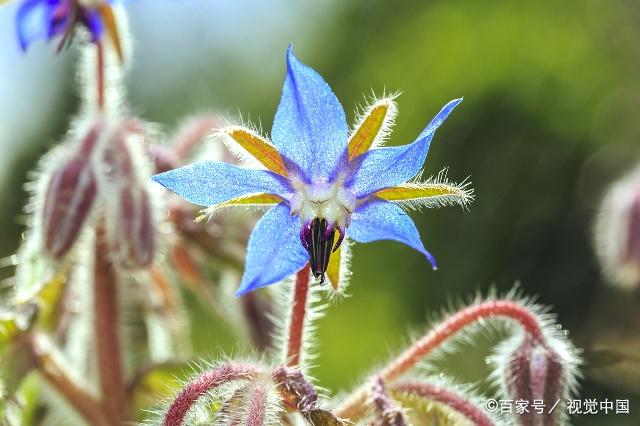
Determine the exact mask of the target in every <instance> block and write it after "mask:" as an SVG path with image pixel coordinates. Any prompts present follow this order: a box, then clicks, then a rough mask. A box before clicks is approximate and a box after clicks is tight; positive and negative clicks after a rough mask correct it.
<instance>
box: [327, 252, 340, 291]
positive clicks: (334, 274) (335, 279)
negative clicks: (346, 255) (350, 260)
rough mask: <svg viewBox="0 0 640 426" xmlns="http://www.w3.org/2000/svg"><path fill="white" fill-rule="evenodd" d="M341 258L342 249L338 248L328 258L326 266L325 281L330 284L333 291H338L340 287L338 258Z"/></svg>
mask: <svg viewBox="0 0 640 426" xmlns="http://www.w3.org/2000/svg"><path fill="white" fill-rule="evenodd" d="M341 257H342V247H339V248H338V250H336V252H335V253H333V254H332V255H331V257H330V258H329V266H327V272H326V274H327V279H328V280H329V282H330V283H331V287H333V289H334V290H336V291H337V290H338V287H339V286H340V258H341Z"/></svg>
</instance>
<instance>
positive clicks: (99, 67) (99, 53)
mask: <svg viewBox="0 0 640 426" xmlns="http://www.w3.org/2000/svg"><path fill="white" fill-rule="evenodd" d="M95 45H96V104H97V107H98V110H99V111H102V110H104V99H105V58H104V47H103V46H102V42H98V43H96V44H95Z"/></svg>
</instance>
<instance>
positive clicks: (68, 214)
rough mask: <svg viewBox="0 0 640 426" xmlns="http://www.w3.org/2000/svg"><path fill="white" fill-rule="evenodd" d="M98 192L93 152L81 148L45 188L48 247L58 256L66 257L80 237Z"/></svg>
mask: <svg viewBox="0 0 640 426" xmlns="http://www.w3.org/2000/svg"><path fill="white" fill-rule="evenodd" d="M97 193H98V184H97V182H96V175H95V172H94V170H93V165H92V162H91V161H90V152H85V150H84V149H83V150H81V151H80V152H79V153H78V154H77V155H76V156H75V157H73V158H71V159H70V160H69V161H67V162H66V163H64V164H63V165H62V166H61V167H59V168H58V169H57V170H55V171H54V172H53V173H52V174H51V176H50V178H49V183H48V185H47V189H46V192H45V201H44V209H43V220H42V223H43V232H44V238H43V240H44V247H45V250H46V252H47V253H48V254H49V255H51V256H52V257H53V258H55V259H59V258H61V257H63V256H64V255H65V254H67V252H68V251H69V249H71V247H72V246H73V244H74V243H75V242H76V240H77V239H78V236H79V235H80V231H81V230H82V227H83V225H84V224H85V223H86V221H87V218H88V217H89V216H90V214H91V212H92V210H93V206H94V204H95V199H96V195H97Z"/></svg>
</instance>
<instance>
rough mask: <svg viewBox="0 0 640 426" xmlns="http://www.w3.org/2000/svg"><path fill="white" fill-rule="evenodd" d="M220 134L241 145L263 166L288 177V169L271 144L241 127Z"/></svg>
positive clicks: (226, 129) (230, 127)
mask: <svg viewBox="0 0 640 426" xmlns="http://www.w3.org/2000/svg"><path fill="white" fill-rule="evenodd" d="M220 132H221V133H222V134H223V135H225V136H228V138H229V139H231V140H232V141H234V142H235V143H236V144H238V145H240V147H242V148H243V149H244V150H245V151H247V152H248V153H249V154H251V156H252V157H254V158H255V159H256V160H258V161H259V162H260V163H261V164H262V165H263V166H265V167H266V168H267V169H269V170H271V171H272V172H274V173H278V174H279V175H282V176H286V175H287V169H286V168H285V166H284V161H283V160H282V156H281V155H280V153H279V152H278V150H277V149H276V148H275V146H273V145H272V144H271V143H269V142H268V141H266V140H265V139H263V138H262V137H261V136H259V135H257V134H256V133H254V132H252V131H251V130H249V129H244V128H242V127H239V126H229V127H225V128H224V129H221V130H220Z"/></svg>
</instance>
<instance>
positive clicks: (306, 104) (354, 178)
mask: <svg viewBox="0 0 640 426" xmlns="http://www.w3.org/2000/svg"><path fill="white" fill-rule="evenodd" d="M461 101H462V99H456V100H453V101H451V102H449V103H448V104H447V105H445V106H444V108H443V109H442V110H441V111H440V112H439V113H438V114H437V115H436V116H435V118H434V119H433V120H432V121H431V123H429V125H428V126H427V127H426V128H425V129H424V131H423V132H422V133H421V134H420V135H419V136H418V138H417V139H416V140H415V141H414V142H413V143H412V144H409V145H405V146H397V147H377V146H376V145H379V144H380V143H381V142H382V141H383V139H384V137H385V135H386V134H387V133H388V129H389V127H390V126H391V124H392V122H393V118H394V116H395V111H396V108H395V103H394V99H393V97H390V98H384V99H380V100H378V101H376V102H375V103H374V104H373V105H371V106H370V107H369V108H368V110H367V111H366V112H365V114H364V115H363V117H362V118H361V120H360V122H359V124H358V126H356V128H355V130H354V131H353V132H351V135H350V133H349V128H348V126H347V121H346V117H345V113H344V110H343V109H342V106H341V104H340V102H339V101H338V99H337V98H336V96H335V95H334V93H333V92H332V90H331V88H330V87H329V85H328V84H327V83H326V82H325V81H324V80H323V79H322V77H321V76H320V75H319V74H318V73H316V72H315V71H314V70H313V69H311V68H310V67H308V66H306V65H304V64H303V63H301V62H300V61H299V60H298V59H297V58H296V57H295V55H294V54H293V51H292V50H291V47H290V48H289V49H288V51H287V74H286V78H285V82H284V87H283V88H282V98H281V100H280V104H279V106H278V110H277V112H276V116H275V120H274V122H273V127H272V130H271V139H272V141H273V144H272V143H271V142H269V141H267V140H266V139H264V138H262V137H261V136H259V135H258V134H257V133H255V132H253V131H251V130H248V129H245V128H242V127H238V126H230V127H227V128H224V129H221V131H220V132H221V134H223V135H224V136H226V137H227V139H228V140H230V141H232V142H233V143H235V144H236V145H239V146H240V147H242V148H243V149H244V150H245V151H246V152H248V153H249V154H251V155H252V156H253V157H254V158H255V159H257V160H258V161H259V162H260V163H262V165H263V166H264V167H265V168H266V169H267V170H256V169H244V168H239V167H235V166H232V165H230V164H226V163H221V162H214V161H203V162H198V163H194V164H191V165H189V166H185V167H182V168H179V169H176V170H171V171H168V172H165V173H161V174H158V175H156V176H154V177H153V180H155V181H156V182H158V183H160V184H162V185H163V186H165V187H166V188H168V189H170V190H172V191H174V192H175V193H176V194H178V195H179V196H181V197H182V198H184V199H185V200H187V201H189V202H191V203H194V204H197V205H200V206H213V208H219V207H230V206H247V205H261V206H264V205H272V206H273V207H272V208H271V209H270V210H269V211H268V212H267V213H266V214H265V215H264V216H263V217H262V219H261V220H260V221H259V222H258V224H257V225H256V227H255V229H254V231H253V233H252V235H251V238H250V239H249V247H248V251H247V257H246V265H245V270H244V276H243V277H242V282H241V284H240V288H239V290H238V292H237V294H238V295H242V294H245V293H247V292H249V291H252V290H254V289H257V288H260V287H264V286H267V285H270V284H273V283H276V282H278V281H280V280H282V279H284V278H285V277H287V276H289V275H290V274H293V273H295V272H297V271H298V270H300V269H301V268H302V267H303V266H305V264H306V263H307V262H309V264H310V266H311V271H312V273H313V275H314V276H315V277H316V278H319V279H320V281H321V282H322V281H324V279H325V274H326V275H327V276H328V278H329V281H330V282H331V284H332V285H333V286H334V288H338V286H339V285H340V283H339V281H340V279H341V278H340V277H341V276H345V275H346V274H344V271H341V268H343V262H341V258H343V257H344V256H345V255H346V254H345V253H342V252H343V251H344V250H341V243H342V242H343V240H344V239H345V238H347V239H351V240H353V241H356V242H360V243H368V242H371V241H378V240H394V241H399V242H401V243H404V244H406V245H408V246H410V247H412V248H414V249H416V250H417V251H419V252H420V253H422V254H423V255H424V256H425V257H426V258H427V260H428V261H429V262H431V264H432V265H433V267H434V268H435V264H436V263H435V259H434V258H433V256H432V255H431V254H430V253H429V252H427V250H425V248H424V246H423V244H422V241H421V240H420V236H419V234H418V230H417V229H416V226H415V225H414V223H413V221H412V220H411V219H410V218H409V216H407V214H406V213H405V212H404V211H403V209H402V208H401V207H400V206H398V205H397V204H398V203H407V204H408V205H410V206H422V205H426V206H436V205H442V204H452V203H458V204H462V205H464V204H465V203H466V202H467V201H469V200H470V199H471V191H468V190H466V189H465V186H466V185H462V186H457V185H453V184H450V183H448V182H446V181H443V180H441V179H440V180H435V181H433V180H432V181H427V182H417V181H415V180H413V181H411V180H412V178H415V177H416V176H418V175H419V174H420V171H421V169H422V165H423V164H424V161H425V159H426V156H427V151H428V150H429V145H430V142H431V139H432V138H433V135H434V133H435V131H436V129H437V128H438V127H439V126H440V125H441V124H442V123H443V122H444V120H445V119H446V117H447V116H448V115H449V113H450V112H451V111H452V110H453V109H454V108H455V107H456V106H457V105H458V104H459V103H460V102H461ZM342 246H344V245H342Z"/></svg>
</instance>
